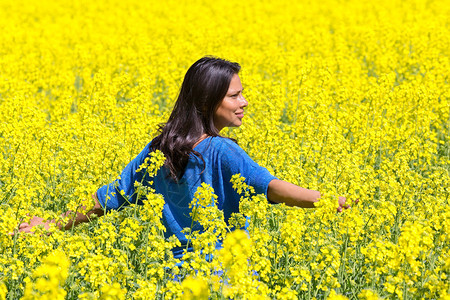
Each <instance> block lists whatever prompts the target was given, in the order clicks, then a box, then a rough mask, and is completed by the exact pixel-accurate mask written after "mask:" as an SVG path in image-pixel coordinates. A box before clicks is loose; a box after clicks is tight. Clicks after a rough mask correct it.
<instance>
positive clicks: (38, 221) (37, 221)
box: [19, 216, 52, 233]
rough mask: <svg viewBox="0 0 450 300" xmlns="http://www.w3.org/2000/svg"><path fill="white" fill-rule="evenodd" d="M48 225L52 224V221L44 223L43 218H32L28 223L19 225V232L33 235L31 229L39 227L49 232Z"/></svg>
mask: <svg viewBox="0 0 450 300" xmlns="http://www.w3.org/2000/svg"><path fill="white" fill-rule="evenodd" d="M50 223H52V221H44V219H43V218H40V217H36V216H33V217H32V218H31V219H30V221H29V222H28V223H21V224H20V225H19V232H26V233H34V231H33V230H32V229H33V227H35V226H39V225H42V226H44V228H45V230H49V229H50Z"/></svg>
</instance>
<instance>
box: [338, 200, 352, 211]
mask: <svg viewBox="0 0 450 300" xmlns="http://www.w3.org/2000/svg"><path fill="white" fill-rule="evenodd" d="M346 201H347V199H346V198H345V197H339V200H338V204H339V206H338V208H337V211H338V212H342V211H343V210H344V209H348V208H350V205H348V204H347V203H346Z"/></svg>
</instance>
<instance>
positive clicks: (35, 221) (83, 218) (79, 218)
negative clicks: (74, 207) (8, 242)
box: [19, 193, 104, 233]
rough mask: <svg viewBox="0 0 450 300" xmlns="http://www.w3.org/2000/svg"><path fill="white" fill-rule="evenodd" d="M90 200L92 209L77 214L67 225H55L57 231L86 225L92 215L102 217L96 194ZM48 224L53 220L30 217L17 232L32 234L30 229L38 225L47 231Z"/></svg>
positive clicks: (102, 212)
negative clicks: (92, 202) (92, 204)
mask: <svg viewBox="0 0 450 300" xmlns="http://www.w3.org/2000/svg"><path fill="white" fill-rule="evenodd" d="M92 198H93V199H94V202H95V204H94V207H93V208H92V209H91V210H90V211H88V212H87V213H86V214H82V213H79V212H77V213H76V216H75V218H73V219H71V220H69V222H68V223H67V224H61V223H57V224H56V225H57V226H58V227H59V229H61V230H62V229H63V228H64V229H65V230H69V229H71V228H72V227H73V226H77V225H78V224H80V223H87V222H90V221H91V218H90V216H91V215H92V214H96V215H97V216H99V217H100V216H103V214H104V211H103V208H102V207H101V205H100V203H99V202H98V199H97V194H96V193H95V194H93V195H92ZM82 208H83V210H84V209H86V208H85V207H82ZM70 213H71V212H70V211H68V212H66V213H65V214H63V216H67V215H68V214H70ZM50 223H55V220H50V221H44V219H43V218H40V217H36V216H34V217H32V218H31V219H30V221H29V222H28V223H22V224H20V225H19V231H20V232H28V233H30V232H33V231H32V229H33V227H34V226H38V225H43V226H44V228H45V229H47V230H48V229H49V228H50Z"/></svg>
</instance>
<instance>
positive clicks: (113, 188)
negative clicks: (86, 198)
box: [97, 143, 151, 210]
mask: <svg viewBox="0 0 450 300" xmlns="http://www.w3.org/2000/svg"><path fill="white" fill-rule="evenodd" d="M150 144H151V143H149V144H148V145H147V146H145V148H144V149H143V150H142V151H141V153H139V154H138V155H137V156H136V157H135V158H134V159H133V160H132V161H131V162H130V163H128V165H127V166H126V167H125V169H123V171H122V173H121V174H120V177H119V178H118V179H116V180H114V181H113V182H111V183H110V184H107V185H104V186H102V187H101V188H99V189H98V190H97V198H98V201H99V202H100V205H101V206H102V207H103V208H104V209H106V210H111V209H121V208H122V207H123V206H127V205H129V204H131V203H135V202H136V198H137V196H136V194H135V188H134V183H135V182H136V181H137V182H142V179H143V177H144V175H145V174H146V170H145V169H143V170H141V171H139V172H136V170H137V169H138V168H139V166H140V165H141V164H142V163H143V162H144V160H145V158H146V157H148V156H149V151H150Z"/></svg>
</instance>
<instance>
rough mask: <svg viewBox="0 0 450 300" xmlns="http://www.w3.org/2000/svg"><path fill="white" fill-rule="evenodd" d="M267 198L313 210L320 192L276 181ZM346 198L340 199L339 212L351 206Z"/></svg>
mask: <svg viewBox="0 0 450 300" xmlns="http://www.w3.org/2000/svg"><path fill="white" fill-rule="evenodd" d="M267 198H268V199H269V200H270V201H272V202H276V203H284V204H286V205H288V206H298V207H305V208H311V207H315V205H314V203H316V202H318V201H319V200H320V192H318V191H314V190H308V189H305V188H302V187H299V186H297V185H295V184H292V183H290V182H287V181H283V180H278V179H274V180H272V181H271V182H270V183H269V187H268V189H267ZM345 201H346V199H345V197H339V201H338V202H339V207H338V209H337V210H338V211H339V212H341V211H342V209H347V208H349V207H350V206H349V205H347V204H346V203H345Z"/></svg>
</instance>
